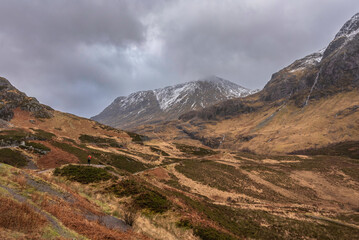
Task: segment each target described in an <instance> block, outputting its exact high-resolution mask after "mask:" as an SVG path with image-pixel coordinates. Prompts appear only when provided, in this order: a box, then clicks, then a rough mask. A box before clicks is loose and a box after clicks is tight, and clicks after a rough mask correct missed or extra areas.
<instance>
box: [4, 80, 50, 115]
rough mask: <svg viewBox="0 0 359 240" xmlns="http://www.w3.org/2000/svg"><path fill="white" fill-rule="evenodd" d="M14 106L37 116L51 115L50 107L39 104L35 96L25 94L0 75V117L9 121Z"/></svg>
mask: <svg viewBox="0 0 359 240" xmlns="http://www.w3.org/2000/svg"><path fill="white" fill-rule="evenodd" d="M16 108H20V109H21V110H24V111H28V112H31V113H32V115H33V116H34V117H37V118H51V117H52V113H51V111H52V108H50V107H48V106H45V105H43V104H40V103H39V101H37V99H36V98H32V97H28V96H26V94H25V93H23V92H20V91H19V90H17V89H16V88H15V87H14V86H12V85H11V83H10V82H9V81H8V80H7V79H5V78H1V77H0V119H2V120H5V121H10V120H11V119H12V118H13V117H14V112H13V110H14V109H16Z"/></svg>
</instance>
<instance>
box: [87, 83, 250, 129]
mask: <svg viewBox="0 0 359 240" xmlns="http://www.w3.org/2000/svg"><path fill="white" fill-rule="evenodd" d="M254 92H255V91H253V90H249V89H247V88H244V87H242V86H239V85H237V84H235V83H233V82H230V81H228V80H225V79H222V78H219V77H216V76H209V77H206V78H203V79H200V80H197V81H192V82H187V83H182V84H177V85H174V86H168V87H164V88H159V89H155V90H148V91H140V92H135V93H132V94H130V95H129V96H127V97H118V98H116V99H115V100H114V101H113V102H112V103H111V104H110V105H109V106H108V107H107V108H106V109H104V110H103V111H102V112H101V113H100V114H98V115H97V116H94V117H92V119H93V120H96V121H98V122H101V123H103V124H107V125H110V126H113V127H119V128H124V129H130V128H132V127H136V126H139V125H142V124H149V123H157V122H159V121H168V120H173V119H176V118H178V117H179V116H180V115H181V114H184V113H186V112H188V111H191V110H200V109H203V108H205V107H208V106H211V105H213V104H216V103H219V102H221V101H225V100H228V99H232V98H238V97H245V96H248V95H250V94H252V93H254Z"/></svg>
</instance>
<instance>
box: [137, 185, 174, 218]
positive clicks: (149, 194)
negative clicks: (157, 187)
mask: <svg viewBox="0 0 359 240" xmlns="http://www.w3.org/2000/svg"><path fill="white" fill-rule="evenodd" d="M134 204H135V205H136V206H138V207H139V208H141V209H148V210H150V211H152V212H154V213H164V212H166V211H167V210H169V209H170V207H171V203H170V202H169V201H168V200H167V198H166V197H165V196H163V195H162V194H160V193H158V192H155V191H151V190H148V191H146V192H144V193H141V194H140V195H138V196H137V197H136V198H135V199H134Z"/></svg>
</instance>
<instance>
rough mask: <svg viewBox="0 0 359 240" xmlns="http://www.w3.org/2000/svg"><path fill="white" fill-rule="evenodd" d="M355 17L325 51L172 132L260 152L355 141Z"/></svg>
mask: <svg viewBox="0 0 359 240" xmlns="http://www.w3.org/2000/svg"><path fill="white" fill-rule="evenodd" d="M358 16H359V15H358V14H357V15H355V16H353V17H352V18H351V19H350V20H349V21H348V22H347V23H346V24H345V25H344V26H343V27H342V29H341V30H340V31H339V33H338V34H337V35H336V36H335V39H334V40H333V41H332V42H331V43H330V44H329V45H328V47H327V48H325V49H323V50H321V51H319V52H316V53H313V54H311V55H308V56H306V57H305V58H302V59H300V60H297V61H295V62H294V63H292V64H291V65H289V66H288V67H286V68H284V69H282V70H280V71H279V72H277V73H275V74H273V76H272V78H271V80H270V81H269V82H268V83H267V85H266V86H265V87H264V89H263V90H262V91H260V92H258V93H257V94H255V95H252V96H248V97H245V98H241V99H233V100H229V101H225V102H222V103H219V104H216V105H213V106H211V107H208V108H205V109H203V110H199V111H190V112H188V113H185V114H183V115H181V116H180V117H179V119H180V120H181V121H179V122H178V123H176V124H175V125H176V128H177V129H179V130H177V131H182V133H181V134H183V133H185V134H187V135H188V137H190V138H193V139H197V140H200V141H202V143H204V144H207V145H209V146H212V147H223V148H224V147H227V148H228V147H229V148H234V149H238V148H239V149H249V150H251V151H256V152H261V153H264V152H268V153H271V152H272V153H274V152H276V153H285V152H287V153H288V152H291V151H295V150H298V149H305V148H314V147H324V146H326V145H328V144H332V143H338V142H341V141H358V140H359V138H358V134H357V132H358V129H359V127H358V116H359V115H358V114H359V113H358V111H357V109H358V108H357V106H358V104H359V102H358V100H359V99H358V96H359V94H358V87H359V70H358V69H359V61H358V59H359V34H358V33H359V23H358V22H359V17H358ZM172 127H173V125H172ZM157 128H160V126H158V127H157ZM140 130H141V132H142V133H145V132H146V129H140ZM158 131H162V130H158ZM163 131H164V132H165V131H169V130H163Z"/></svg>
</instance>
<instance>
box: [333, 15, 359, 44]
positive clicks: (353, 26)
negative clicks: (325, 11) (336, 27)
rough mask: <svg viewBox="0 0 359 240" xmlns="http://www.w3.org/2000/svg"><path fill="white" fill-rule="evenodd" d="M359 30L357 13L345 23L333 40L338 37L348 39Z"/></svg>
mask: <svg viewBox="0 0 359 240" xmlns="http://www.w3.org/2000/svg"><path fill="white" fill-rule="evenodd" d="M358 29H359V13H357V14H355V15H354V16H353V17H352V18H351V19H350V20H349V21H347V22H346V23H345V24H344V26H343V27H342V28H341V29H340V31H339V32H338V33H337V35H336V36H335V39H337V38H340V37H343V36H344V37H350V36H351V35H352V34H353V33H354V32H357V31H358Z"/></svg>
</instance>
